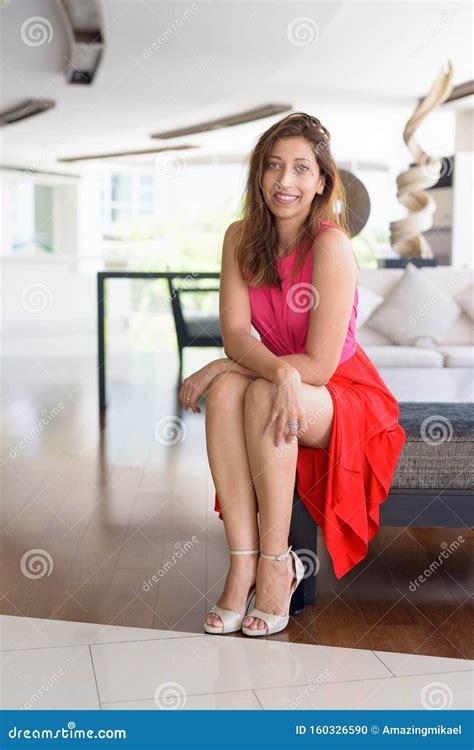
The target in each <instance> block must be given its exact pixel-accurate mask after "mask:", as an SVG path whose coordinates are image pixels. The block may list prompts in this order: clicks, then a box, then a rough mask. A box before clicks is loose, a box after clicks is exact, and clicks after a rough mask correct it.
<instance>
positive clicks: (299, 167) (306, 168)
mask: <svg viewBox="0 0 474 750" xmlns="http://www.w3.org/2000/svg"><path fill="white" fill-rule="evenodd" d="M296 168H297V169H298V170H300V171H301V172H307V171H308V169H309V167H308V166H307V165H306V164H298V166H297V167H296Z"/></svg>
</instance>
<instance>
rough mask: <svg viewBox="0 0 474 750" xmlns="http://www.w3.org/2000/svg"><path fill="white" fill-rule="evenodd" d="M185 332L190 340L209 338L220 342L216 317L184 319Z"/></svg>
mask: <svg viewBox="0 0 474 750" xmlns="http://www.w3.org/2000/svg"><path fill="white" fill-rule="evenodd" d="M185 323H186V330H187V332H188V336H190V337H191V338H193V339H194V338H201V337H203V336H204V337H208V336H210V337H211V338H213V339H216V340H218V341H220V340H221V336H222V334H221V326H220V323H219V316H218V315H203V316H199V317H197V316H194V317H189V318H188V317H187V318H185Z"/></svg>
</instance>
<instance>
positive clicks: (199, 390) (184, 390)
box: [179, 359, 222, 414]
mask: <svg viewBox="0 0 474 750" xmlns="http://www.w3.org/2000/svg"><path fill="white" fill-rule="evenodd" d="M221 361H222V360H220V359H218V360H214V362H209V363H208V364H207V365H204V367H201V369H200V370H197V372H194V373H193V374H192V375H190V376H189V378H185V379H184V380H183V384H182V386H181V389H180V391H179V400H180V401H181V403H182V404H183V406H184V408H185V410H186V411H187V410H188V408H191V409H192V410H193V412H194V413H195V414H196V413H197V414H200V413H201V409H200V408H199V406H198V405H197V403H196V402H197V400H198V398H199V396H201V395H202V394H203V393H204V391H205V390H206V389H207V388H208V387H209V385H210V384H211V382H212V381H213V380H214V378H215V377H216V376H217V375H219V373H220V372H221V371H222V370H220V368H219V365H218V363H219V362H221Z"/></svg>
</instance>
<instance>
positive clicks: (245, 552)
mask: <svg viewBox="0 0 474 750" xmlns="http://www.w3.org/2000/svg"><path fill="white" fill-rule="evenodd" d="M229 554H231V555H259V554H260V550H259V549H248V550H247V549H245V550H235V549H231V550H229Z"/></svg>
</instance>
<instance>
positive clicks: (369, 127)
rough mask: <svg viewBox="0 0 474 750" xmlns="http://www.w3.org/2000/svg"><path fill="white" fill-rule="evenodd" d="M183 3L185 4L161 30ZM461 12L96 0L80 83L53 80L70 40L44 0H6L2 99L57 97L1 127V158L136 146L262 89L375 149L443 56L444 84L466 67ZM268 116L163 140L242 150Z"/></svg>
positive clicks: (214, 0) (435, 6) (345, 148)
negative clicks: (92, 70)
mask: <svg viewBox="0 0 474 750" xmlns="http://www.w3.org/2000/svg"><path fill="white" fill-rule="evenodd" d="M186 9H191V10H192V13H191V14H190V17H189V18H188V19H187V20H182V23H181V25H180V26H179V27H178V28H177V30H176V31H172V33H171V34H170V36H169V38H168V39H167V40H165V41H164V42H162V43H160V42H159V39H160V37H162V35H163V33H165V32H166V30H167V29H173V21H174V19H177V18H180V17H181V18H182V14H183V13H184V11H185V10H186ZM472 12H473V8H472V5H471V4H469V3H464V4H461V3H450V2H440V3H434V2H401V1H400V0H396V1H395V2H384V1H383V0H378V1H377V2H371V3H366V2H345V3H342V2H336V1H334V2H332V1H327V2H297V1H295V0H291V1H290V0H289V1H288V2H274V1H273V0H266V1H263V2H262V1H260V2H245V1H243V2H235V1H231V0H229V1H227V0H220V1H218V0H196V2H193V0H186V1H185V2H183V3H180V2H161V1H159V0H132V1H130V0H129V1H128V2H127V0H104V2H103V13H104V17H105V32H104V36H105V40H106V49H105V54H104V57H103V61H102V64H101V67H100V69H99V72H98V74H97V77H96V79H95V81H94V83H93V84H92V85H91V86H81V85H70V84H67V83H66V81H65V77H64V74H63V71H64V69H65V67H66V66H65V63H66V55H68V54H69V51H68V46H67V37H66V33H65V30H64V27H63V22H62V17H61V15H60V13H59V11H58V8H57V5H56V2H55V0H17V1H16V2H15V1H12V2H11V4H10V5H5V6H1V7H0V21H1V42H2V61H3V64H2V68H1V80H0V83H1V93H2V104H1V106H2V108H6V107H9V106H12V105H14V104H18V103H19V102H21V100H22V99H24V98H28V97H40V98H52V99H55V100H56V108H55V109H54V110H52V111H50V112H48V113H46V114H41V115H38V116H37V117H35V118H32V119H30V120H25V121H24V122H21V123H18V124H16V125H13V126H10V127H8V128H3V129H2V131H1V133H0V134H1V137H2V161H3V162H4V163H10V164H20V163H21V164H31V163H32V162H34V163H35V164H36V165H39V164H40V165H41V166H42V168H45V166H46V165H54V164H55V158H56V157H58V156H70V155H75V154H81V153H96V152H97V151H99V152H100V151H109V150H117V149H119V150H122V149H135V148H136V149H139V148H147V147H150V146H153V145H159V144H160V141H157V140H153V141H152V140H151V139H150V138H149V135H150V133H152V132H156V131H159V130H165V129H169V128H172V127H179V126H182V125H189V124H193V123H194V122H200V121H203V120H207V119H209V118H212V117H217V116H221V115H226V114H232V113H234V112H238V111H240V110H245V109H249V108H251V107H254V106H258V105H263V104H266V103H270V102H273V103H279V102H282V103H284V102H289V103H292V104H293V106H294V108H296V109H305V110H307V111H311V113H312V114H315V115H316V116H318V117H320V119H321V120H322V121H323V122H324V123H325V124H326V125H327V127H328V128H329V130H330V131H331V132H332V133H333V135H334V133H335V134H337V137H338V139H339V143H340V151H341V156H342V157H344V158H348V157H350V156H351V155H352V156H354V151H355V152H356V154H357V155H359V156H360V154H361V153H362V152H364V149H365V152H366V153H364V155H365V156H367V155H370V153H371V152H370V149H371V148H372V147H373V144H377V148H378V149H379V151H380V150H381V146H380V145H378V144H380V143H381V141H380V140H379V139H378V135H380V132H381V131H383V132H387V128H388V129H390V128H391V127H392V128H393V132H394V133H397V134H401V131H402V130H403V125H404V122H405V120H406V118H407V117H408V116H409V115H410V114H411V111H412V110H413V107H414V105H415V103H416V100H417V98H418V97H420V96H422V95H424V94H425V93H426V91H427V90H428V88H429V87H430V85H431V83H432V81H433V79H434V78H435V76H436V75H437V73H438V72H439V70H440V68H441V66H442V65H443V63H444V62H445V61H446V59H447V58H448V57H449V58H450V59H451V61H452V63H453V66H454V83H455V84H456V83H462V82H464V81H467V80H469V79H471V78H472V77H473V70H472V42H471V35H470V32H471V30H472ZM32 16H41V17H43V18H46V19H47V20H48V21H49V22H50V24H51V27H52V29H53V34H52V38H51V40H50V41H49V43H47V42H46V43H44V44H42V45H40V46H36V47H34V46H28V45H27V44H25V43H24V41H22V38H21V34H20V29H21V25H22V23H23V22H24V21H26V19H28V18H30V17H32ZM301 18H305V19H309V20H306V21H303V22H301V21H300V22H298V21H297V20H296V21H295V19H301ZM295 23H296V24H298V23H300V24H301V23H303V26H304V25H305V24H306V25H309V26H310V27H311V30H310V33H312V34H313V37H314V38H313V41H310V42H309V43H307V44H304V45H303V44H302V45H299V44H297V43H292V41H290V39H289V34H290V36H291V31H290V32H289V29H291V24H295ZM303 40H304V37H303V38H301V39H300V40H298V38H297V39H296V42H298V41H303ZM153 42H155V45H158V49H154V50H153V48H152V45H153ZM147 50H150V54H148V53H147ZM270 122H271V120H264V121H260V122H257V123H252V124H249V125H245V126H239V127H237V128H232V129H229V130H224V131H220V132H217V131H215V132H210V133H207V134H201V135H199V136H188V137H186V138H183V139H180V140H176V141H175V143H176V145H178V144H179V143H180V142H186V143H194V144H198V145H200V146H202V148H203V150H204V151H205V152H207V153H216V152H226V153H229V152H232V151H234V152H236V153H246V152H247V151H248V149H249V148H251V146H252V144H253V142H254V140H255V138H256V137H257V135H258V134H259V133H260V132H262V130H263V129H264V128H265V127H267V126H268V125H269V124H270ZM399 140H400V142H401V135H400V136H399ZM166 143H167V144H169V143H170V142H169V141H167V142H166ZM402 146H403V144H402ZM397 147H398V146H397ZM349 150H351V151H352V154H351V153H350V151H349ZM372 155H373V156H375V154H372ZM56 166H58V165H56ZM65 166H66V165H62V167H61V171H66V169H65ZM75 166H76V165H67V168H68V169H70V170H71V171H77V169H75Z"/></svg>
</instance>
